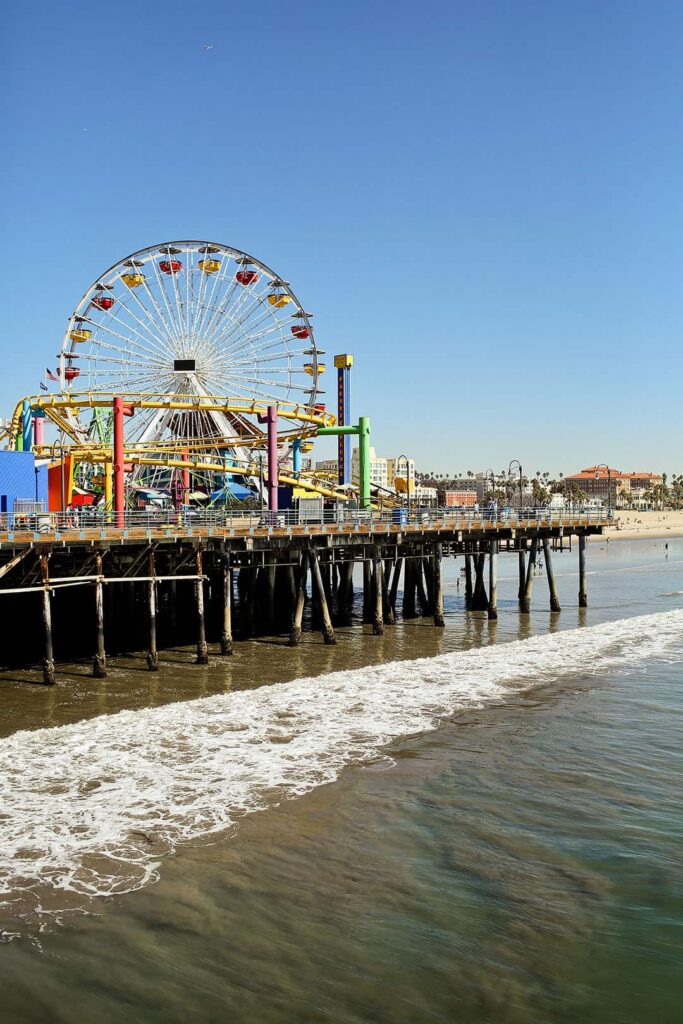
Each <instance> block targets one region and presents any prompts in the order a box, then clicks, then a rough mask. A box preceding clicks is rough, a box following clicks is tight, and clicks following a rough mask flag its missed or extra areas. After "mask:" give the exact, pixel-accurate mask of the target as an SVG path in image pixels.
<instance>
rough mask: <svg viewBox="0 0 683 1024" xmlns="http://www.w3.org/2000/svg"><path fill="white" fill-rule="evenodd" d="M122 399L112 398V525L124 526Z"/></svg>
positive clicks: (119, 528) (120, 527)
mask: <svg viewBox="0 0 683 1024" xmlns="http://www.w3.org/2000/svg"><path fill="white" fill-rule="evenodd" d="M123 476H124V470H123V399H122V398H115V399H114V525H115V526H116V528H117V529H118V530H122V529H123V526H124V513H125V509H126V498H125V492H124V486H123Z"/></svg>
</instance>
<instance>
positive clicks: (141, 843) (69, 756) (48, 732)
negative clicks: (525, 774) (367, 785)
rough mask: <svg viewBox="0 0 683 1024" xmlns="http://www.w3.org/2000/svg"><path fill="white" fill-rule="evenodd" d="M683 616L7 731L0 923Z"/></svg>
mask: <svg viewBox="0 0 683 1024" xmlns="http://www.w3.org/2000/svg"><path fill="white" fill-rule="evenodd" d="M682 626H683V610H676V611H671V612H665V613H658V614H655V615H644V616H639V617H636V618H630V619H621V620H618V621H615V622H609V623H605V624H602V625H598V626H593V627H590V628H582V629H575V630H568V631H565V632H560V633H556V634H551V635H543V636H536V637H532V638H530V639H527V640H520V641H514V642H510V643H505V644H498V645H496V646H489V647H483V648H476V649H473V650H469V651H463V652H456V653H451V654H445V655H441V656H439V657H435V658H428V659H420V660H417V661H398V662H391V663H388V664H385V665H380V666H375V667H368V668H363V669H358V670H352V671H344V672H334V673H330V674H328V675H323V676H318V677H314V678H302V679H297V680H294V681H292V682H287V683H280V684H276V685H272V686H264V687H262V688H260V689H257V690H246V691H238V692H234V693H229V694H225V695H220V696H212V697H207V698H203V699H198V700H193V701H187V702H183V703H178V704H172V705H167V706H165V707H160V708H148V709H144V710H137V711H123V712H120V713H118V714H114V715H103V716H101V717H99V718H94V719H90V720H87V721H82V722H78V723H76V724H73V725H66V726H60V727H57V728H52V729H40V730H36V731H33V732H19V733H15V734H14V735H11V736H9V737H7V738H5V739H2V740H1V741H0V935H1V934H2V928H3V927H4V928H5V937H8V938H9V937H12V936H14V935H16V934H19V933H20V932H21V930H22V923H23V925H26V924H28V922H33V923H35V922H36V921H41V920H42V921H44V920H46V915H57V916H59V915H62V914H64V913H68V912H69V911H76V910H80V911H83V910H86V909H87V908H88V906H91V903H92V900H93V899H95V898H96V897H102V896H111V895H115V894H120V893H124V892H130V891H133V890H136V889H139V888H141V887H142V886H145V885H148V884H150V883H151V882H153V881H155V880H156V879H157V878H158V877H159V871H160V868H161V865H162V863H163V858H164V856H165V855H168V854H169V853H172V852H173V851H174V850H175V849H176V847H178V846H179V845H180V844H183V843H190V842H193V841H198V840H201V839H206V838H208V837H211V836H215V835H218V834H226V833H228V832H229V831H230V830H231V829H232V828H234V827H235V826H236V823H237V821H238V820H239V818H240V816H241V815H244V814H248V813H251V812H253V811H258V810H262V809H265V808H267V807H271V806H274V805H276V804H278V803H280V802H281V801H283V800H287V799H292V798H294V797H297V796H301V795H303V794H304V793H307V792H309V791H310V790H312V789H314V788H316V787H317V786H322V785H324V784H326V783H330V782H333V781H334V780H335V779H336V778H337V776H338V775H339V773H340V772H341V771H342V769H343V768H344V767H345V766H346V765H349V764H364V763H368V762H369V761H371V760H376V759H377V758H378V757H381V756H384V754H383V748H385V747H386V745H387V744H389V743H391V742H392V741H394V740H397V739H398V738H400V737H405V736H410V735H414V734H417V733H423V732H426V731H428V730H431V729H434V728H436V727H437V726H438V723H439V720H441V719H444V718H446V717H448V716H451V715H452V714H454V713H457V712H458V711H460V710H463V709H467V708H471V707H480V706H482V705H484V704H487V703H491V702H495V701H497V700H500V699H501V698H502V697H504V696H507V695H509V693H510V690H513V691H514V690H517V691H519V690H524V689H527V688H529V687H535V686H539V685H543V684H544V683H547V682H549V681H551V680H553V679H557V678H559V677H561V676H563V675H566V674H576V673H577V672H581V673H584V674H585V673H593V674H595V673H599V672H602V671H604V670H607V669H609V668H610V667H618V666H624V665H637V664H638V663H643V662H646V661H650V660H653V659H656V658H663V657H671V654H672V652H675V649H676V646H677V645H678V647H679V651H680V646H681V643H682V639H681V638H682V636H683V631H682V629H681V627H682ZM674 656H676V657H679V656H680V654H679V653H678V652H676V653H675V655H674ZM3 922H4V925H3Z"/></svg>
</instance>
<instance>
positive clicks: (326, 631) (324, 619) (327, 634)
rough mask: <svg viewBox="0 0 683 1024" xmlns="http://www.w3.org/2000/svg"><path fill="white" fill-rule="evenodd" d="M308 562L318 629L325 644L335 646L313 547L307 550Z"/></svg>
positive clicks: (335, 639) (316, 553)
mask: <svg viewBox="0 0 683 1024" xmlns="http://www.w3.org/2000/svg"><path fill="white" fill-rule="evenodd" d="M308 561H309V565H310V567H311V582H312V584H313V593H314V596H315V598H316V602H317V605H318V610H319V613H320V620H321V621H320V629H321V632H322V635H323V639H324V641H325V643H326V644H330V645H332V644H336V642H337V638H336V637H335V635H334V629H333V627H332V619H331V618H330V609H329V607H328V605H327V598H326V596H325V588H324V586H323V581H322V576H321V574H320V564H319V562H318V552H317V551H316V550H315V548H314V547H310V548H309V549H308Z"/></svg>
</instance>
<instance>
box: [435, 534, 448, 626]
mask: <svg viewBox="0 0 683 1024" xmlns="http://www.w3.org/2000/svg"><path fill="white" fill-rule="evenodd" d="M442 559H443V545H442V544H441V541H436V542H435V543H434V563H433V587H434V598H433V600H434V625H435V626H445V625H446V620H445V618H444V614H443V565H442Z"/></svg>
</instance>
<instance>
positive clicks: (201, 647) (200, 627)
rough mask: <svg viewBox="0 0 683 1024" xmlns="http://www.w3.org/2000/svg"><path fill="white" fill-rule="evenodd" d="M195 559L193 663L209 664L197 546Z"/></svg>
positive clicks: (199, 559) (200, 566) (199, 551)
mask: <svg viewBox="0 0 683 1024" xmlns="http://www.w3.org/2000/svg"><path fill="white" fill-rule="evenodd" d="M195 561H196V566H197V579H196V580H195V600H196V602H197V657H196V658H195V665H208V664H209V650H208V647H207V645H206V623H205V620H204V580H203V579H202V577H203V575H204V573H203V571H202V550H201V548H197V551H196V555H195Z"/></svg>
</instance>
